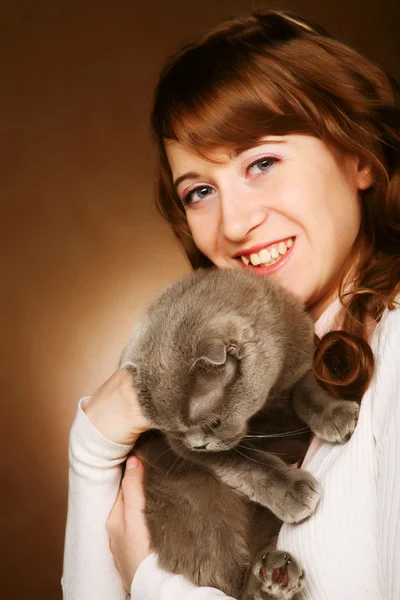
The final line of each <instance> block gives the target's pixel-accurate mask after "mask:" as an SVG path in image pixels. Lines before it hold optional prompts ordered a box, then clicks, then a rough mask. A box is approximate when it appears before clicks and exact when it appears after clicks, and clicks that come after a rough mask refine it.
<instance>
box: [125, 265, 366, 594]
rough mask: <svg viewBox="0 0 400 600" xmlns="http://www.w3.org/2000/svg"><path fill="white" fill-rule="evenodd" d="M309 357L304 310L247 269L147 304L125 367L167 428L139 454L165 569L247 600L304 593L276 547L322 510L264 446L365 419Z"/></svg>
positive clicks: (187, 282) (196, 277)
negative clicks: (325, 385)
mask: <svg viewBox="0 0 400 600" xmlns="http://www.w3.org/2000/svg"><path fill="white" fill-rule="evenodd" d="M313 353H314V334H313V323H312V321H311V319H310V317H309V316H308V315H307V314H306V313H305V311H304V308H303V306H302V305H301V303H300V302H299V301H297V300H296V299H295V298H294V297H293V296H292V295H291V294H289V293H288V292H286V291H285V290H283V289H282V288H281V287H280V286H279V285H277V284H276V283H274V282H273V281H271V280H270V279H269V278H260V277H258V276H257V275H254V274H253V273H251V272H249V271H245V270H207V271H197V272H196V273H194V274H191V275H189V276H186V277H184V278H183V279H181V280H179V281H177V282H176V283H174V284H172V285H171V286H169V287H168V288H167V289H166V290H164V291H163V292H162V293H161V294H159V295H158V296H157V297H156V298H155V299H154V300H153V302H152V303H151V304H150V306H149V308H148V310H147V311H146V314H145V315H144V317H143V319H142V320H141V321H140V322H139V323H138V324H137V326H136V327H135V330H134V334H133V335H132V338H131V340H130V342H129V344H128V346H127V347H126V348H125V350H124V352H123V355H122V357H121V365H122V364H124V363H131V366H130V367H127V368H129V369H130V370H131V373H132V377H133V380H134V385H135V388H136V389H137V391H138V397H139V402H140V404H141V407H142V410H143V413H144V414H145V415H146V417H147V418H148V419H149V421H150V422H151V423H152V425H153V427H154V428H155V429H156V430H158V431H151V432H149V433H147V434H145V435H143V436H142V437H141V438H140V439H139V441H138V443H137V445H136V447H135V452H137V453H138V455H139V456H140V457H141V458H142V460H143V461H144V463H145V466H146V474H147V481H146V495H147V507H146V517H147V522H148V526H149V530H150V535H151V540H152V546H153V548H154V549H155V551H156V552H157V554H158V556H159V562H160V565H161V566H162V567H163V568H165V569H166V570H169V571H172V572H175V573H181V574H183V575H185V576H186V577H187V578H188V579H190V580H191V581H192V582H193V583H195V584H197V585H207V586H213V587H217V588H219V589H221V590H223V591H224V592H225V593H226V594H228V595H232V596H234V597H239V596H240V597H243V598H246V600H256V599H257V598H260V599H261V598H262V599H266V598H276V599H278V598H280V599H282V600H283V599H285V600H289V598H291V597H292V595H293V594H295V593H296V592H297V591H298V589H300V587H301V579H302V575H303V574H302V571H301V569H300V567H298V565H297V563H296V561H295V560H294V559H293V558H292V557H290V560H289V562H287V560H286V562H285V561H283V562H282V553H279V552H277V551H273V550H271V548H273V544H274V541H275V538H276V535H277V533H278V531H279V526H280V522H281V521H282V520H283V521H286V522H289V523H297V522H299V521H301V520H303V519H306V518H308V517H309V516H310V515H311V514H312V513H313V512H314V510H315V509H316V506H317V504H318V500H319V497H320V488H319V484H318V483H317V481H316V480H315V479H314V478H313V477H312V475H310V474H309V473H307V472H305V471H301V470H297V471H296V470H291V469H290V468H289V467H288V465H287V464H286V463H285V462H284V461H283V460H282V459H281V458H279V457H277V456H274V454H272V453H271V451H272V452H276V447H274V446H273V445H271V443H270V442H269V438H268V437H265V436H268V435H274V434H277V433H282V432H285V431H286V432H289V433H290V431H291V430H293V429H296V428H297V429H300V431H301V428H302V427H303V428H304V423H306V424H307V425H308V426H310V427H311V429H312V430H313V431H316V432H317V433H318V435H319V436H322V437H324V438H325V439H327V440H328V441H340V442H343V441H345V440H346V439H348V436H349V435H351V433H352V431H353V430H354V427H355V424H356V421H357V416H358V405H357V404H356V403H353V402H345V401H341V400H332V398H331V397H330V396H329V394H327V393H326V392H324V391H323V390H322V388H320V387H319V386H318V384H317V383H316V381H315V378H314V376H313V375H312V372H311V371H310V369H311V366H312V358H313ZM292 390H293V400H292V398H291V396H292V394H291V391H292ZM296 413H297V414H296ZM299 417H300V418H301V419H302V422H301V421H300V420H299ZM302 433H304V431H303V432H302ZM288 445H289V444H288ZM265 548H270V551H269V552H268V553H267V555H268V561H267V563H268V564H267V563H265V565H264V567H262V566H260V565H262V564H264V563H263V559H262V558H260V556H264V555H265V552H266V551H265ZM260 552H261V553H262V554H261V555H260V554H259V553H260ZM265 556H266V555H265ZM265 560H266V559H265ZM260 561H261V562H260ZM264 562H265V561H264ZM251 564H252V565H253V567H252V568H249V566H250V565H251ZM279 565H280V566H279ZM289 565H290V566H289ZM254 569H255V570H254ZM257 569H258V571H257ZM271 569H272V571H273V572H275V575H276V573H281V579H282V578H283V582H284V583H285V581H284V580H285V578H286V577H287V575H285V573H286V572H287V573H288V574H290V577H291V579H290V582H289V584H286V585H284V584H283V583H282V581H275V580H271ZM276 569H278V571H277V570H276ZM279 569H281V570H280V571H279ZM246 571H247V576H246V581H244V577H245V574H246ZM261 572H262V573H263V574H264V575H263V577H261V575H260V573H261ZM279 594H280V595H279Z"/></svg>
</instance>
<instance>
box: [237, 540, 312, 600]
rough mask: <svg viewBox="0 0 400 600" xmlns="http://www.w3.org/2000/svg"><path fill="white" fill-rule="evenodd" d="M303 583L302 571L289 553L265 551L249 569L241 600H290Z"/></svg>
mask: <svg viewBox="0 0 400 600" xmlns="http://www.w3.org/2000/svg"><path fill="white" fill-rule="evenodd" d="M303 582H304V571H303V569H302V568H301V567H300V565H299V564H298V563H297V561H296V560H295V559H294V558H293V556H291V554H289V552H282V551H281V550H266V551H264V552H261V553H260V554H259V555H258V556H257V558H256V560H255V561H254V563H253V565H252V567H251V575H250V578H249V581H248V585H247V588H246V590H245V594H244V595H243V600H258V599H259V598H264V597H266V598H274V599H276V600H290V599H291V598H293V596H294V595H295V594H296V593H297V592H298V591H299V590H300V589H301V588H302V587H303ZM260 592H262V593H263V594H265V595H263V594H261V593H260Z"/></svg>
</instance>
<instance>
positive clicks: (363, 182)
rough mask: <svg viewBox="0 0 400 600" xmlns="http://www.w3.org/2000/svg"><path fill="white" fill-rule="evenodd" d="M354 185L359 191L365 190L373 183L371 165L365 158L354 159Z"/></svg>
mask: <svg viewBox="0 0 400 600" xmlns="http://www.w3.org/2000/svg"><path fill="white" fill-rule="evenodd" d="M355 166H356V173H355V177H356V184H357V187H358V189H359V190H367V189H368V188H370V187H371V186H372V185H373V183H374V174H373V170H372V165H371V163H370V162H368V161H367V159H365V158H361V157H359V156H358V157H357V158H356V165H355Z"/></svg>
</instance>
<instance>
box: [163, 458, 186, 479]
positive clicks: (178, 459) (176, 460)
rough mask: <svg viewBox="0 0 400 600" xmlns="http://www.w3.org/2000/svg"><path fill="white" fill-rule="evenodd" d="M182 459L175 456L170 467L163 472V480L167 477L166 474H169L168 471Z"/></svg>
mask: <svg viewBox="0 0 400 600" xmlns="http://www.w3.org/2000/svg"><path fill="white" fill-rule="evenodd" d="M181 459H182V456H176V458H175V460H174V462H173V463H172V465H171V466H170V468H169V469H168V471H167V472H166V473H165V475H164V477H163V480H164V479H165V478H166V477H168V475H169V474H170V472H171V471H172V470H173V468H174V467H175V465H176V464H177V463H178V462H179V461H180V460H181Z"/></svg>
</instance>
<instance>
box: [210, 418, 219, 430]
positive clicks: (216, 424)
mask: <svg viewBox="0 0 400 600" xmlns="http://www.w3.org/2000/svg"><path fill="white" fill-rule="evenodd" d="M220 425H221V419H218V418H217V419H213V420H212V421H211V423H210V426H211V427H212V428H213V429H217V427H219V426H220Z"/></svg>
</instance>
